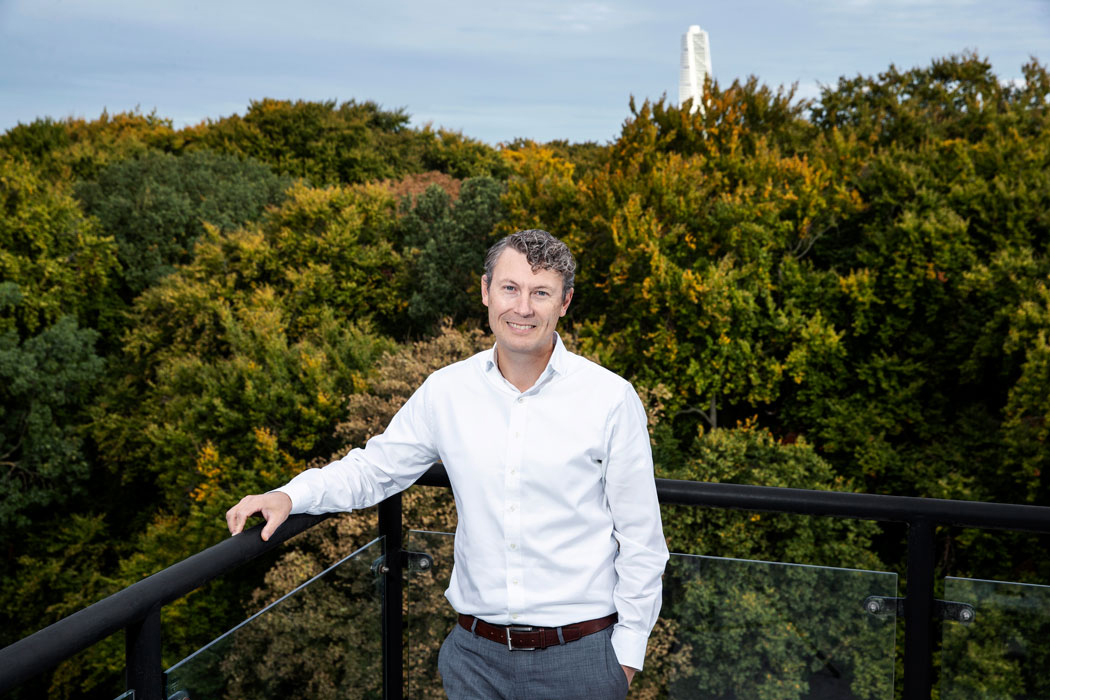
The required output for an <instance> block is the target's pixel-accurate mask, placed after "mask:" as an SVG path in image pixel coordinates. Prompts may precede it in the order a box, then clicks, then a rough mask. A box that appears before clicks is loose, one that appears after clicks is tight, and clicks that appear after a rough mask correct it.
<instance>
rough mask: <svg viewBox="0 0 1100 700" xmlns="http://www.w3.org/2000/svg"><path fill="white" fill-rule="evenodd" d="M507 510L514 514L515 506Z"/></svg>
mask: <svg viewBox="0 0 1100 700" xmlns="http://www.w3.org/2000/svg"><path fill="white" fill-rule="evenodd" d="M508 510H510V511H512V512H513V513H514V512H516V507H515V506H511V507H510V508H508Z"/></svg>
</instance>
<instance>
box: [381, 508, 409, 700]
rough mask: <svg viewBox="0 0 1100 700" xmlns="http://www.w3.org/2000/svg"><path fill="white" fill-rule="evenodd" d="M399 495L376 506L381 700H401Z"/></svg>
mask: <svg viewBox="0 0 1100 700" xmlns="http://www.w3.org/2000/svg"><path fill="white" fill-rule="evenodd" d="M401 527H402V526H401V494H400V493H398V494H395V495H393V496H390V497H389V498H387V499H386V500H384V501H382V502H381V503H379V504H378V534H379V536H381V537H384V538H385V539H384V540H383V542H382V553H383V554H384V555H385V557H386V563H385V565H384V566H383V571H382V573H383V586H382V697H383V698H385V700H401V697H402V695H403V692H404V685H405V684H404V681H403V675H404V661H405V659H404V653H403V652H404V649H403V645H402V643H401V636H402V628H403V625H404V619H403V614H402V605H401V593H402V591H401V584H402V575H401V540H402V532H401Z"/></svg>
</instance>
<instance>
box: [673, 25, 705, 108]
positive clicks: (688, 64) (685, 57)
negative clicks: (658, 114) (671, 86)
mask: <svg viewBox="0 0 1100 700" xmlns="http://www.w3.org/2000/svg"><path fill="white" fill-rule="evenodd" d="M710 74H711V72H710V38H709V37H708V36H707V33H706V32H704V31H703V30H702V29H700V28H699V25H698V24H693V25H691V26H690V27H688V30H687V33H686V34H684V36H683V38H682V39H680V105H681V106H682V105H684V104H685V103H686V102H687V101H688V100H695V102H694V103H693V104H692V105H691V111H692V113H695V112H697V111H699V110H700V109H702V108H703V79H704V78H706V76H708V75H710Z"/></svg>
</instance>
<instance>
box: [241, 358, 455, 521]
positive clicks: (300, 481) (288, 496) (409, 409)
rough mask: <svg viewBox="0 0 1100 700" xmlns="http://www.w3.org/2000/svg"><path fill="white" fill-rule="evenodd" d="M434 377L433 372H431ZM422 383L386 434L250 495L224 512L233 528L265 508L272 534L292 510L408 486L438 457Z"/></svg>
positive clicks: (327, 508)
mask: <svg viewBox="0 0 1100 700" xmlns="http://www.w3.org/2000/svg"><path fill="white" fill-rule="evenodd" d="M429 381H430V378H429ZM428 384H429V382H428V381H426V382H425V383H424V384H422V385H421V386H420V388H418V389H417V390H416V391H415V392H413V395H412V396H411V397H409V400H408V401H407V402H405V405H404V406H402V407H401V409H400V410H399V411H398V412H397V414H396V415H394V417H393V420H392V421H390V424H389V426H388V427H387V428H386V430H385V432H383V433H382V434H381V435H376V436H375V437H372V438H371V439H370V440H368V441H367V444H366V445H365V446H363V447H357V448H355V449H353V450H351V451H350V452H348V454H347V455H346V456H344V457H343V458H342V459H339V460H337V461H335V462H333V463H331V464H329V465H328V466H325V467H323V468H321V469H307V470H305V471H304V472H302V473H300V474H298V475H297V476H295V477H294V478H293V479H291V480H290V481H289V482H288V483H286V484H285V485H283V486H280V487H279V488H278V489H275V490H274V491H271V492H269V493H265V494H259V495H250V496H245V497H244V498H242V499H241V500H240V502H239V503H237V505H235V506H233V507H232V508H230V509H229V511H228V512H226V514H225V520H226V524H227V525H228V526H229V532H230V534H233V535H236V534H238V533H240V532H241V530H242V529H244V524H245V521H246V520H248V518H249V517H250V516H252V515H255V514H256V513H260V514H261V515H263V517H264V519H265V520H266V521H267V525H266V526H265V527H264V529H263V531H262V532H261V533H260V536H261V537H263V539H264V540H267V539H268V538H269V537H271V535H272V534H273V533H274V532H275V530H277V529H278V527H279V526H280V525H282V523H283V522H284V521H285V520H286V519H287V517H288V516H289V515H290V514H292V513H332V512H340V511H349V510H354V509H356V508H366V507H368V506H372V505H374V504H376V503H378V502H379V501H381V500H383V499H384V498H386V497H387V496H391V495H393V494H395V493H398V492H399V491H402V490H404V489H406V488H408V487H409V486H410V485H411V484H412V483H413V482H414V481H416V480H417V479H418V478H419V477H420V475H422V474H423V473H424V472H425V471H427V470H428V467H430V466H431V465H432V464H434V463H435V461H436V460H437V459H439V455H438V452H437V451H436V447H435V440H434V433H433V431H432V429H431V419H430V415H429V405H428V399H427V395H428V393H429V389H428Z"/></svg>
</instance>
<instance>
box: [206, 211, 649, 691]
mask: <svg viewBox="0 0 1100 700" xmlns="http://www.w3.org/2000/svg"><path fill="white" fill-rule="evenodd" d="M575 269H576V262H575V261H574V259H573V256H572V254H571V253H570V252H569V249H568V248H567V247H566V246H565V244H563V243H562V242H561V241H559V240H557V239H556V238H554V237H553V236H551V235H550V234H549V233H547V232H545V231H540V230H528V231H519V232H517V233H514V234H512V235H510V236H508V237H506V238H504V239H502V240H501V241H499V242H497V243H496V244H495V245H494V246H493V247H492V248H491V249H490V250H489V252H488V254H487V255H486V260H485V274H484V275H483V276H482V278H481V298H482V302H483V303H484V304H485V306H486V307H487V308H488V311H489V326H490V327H491V328H492V331H493V335H494V336H495V338H496V345H495V346H494V347H493V348H492V349H491V350H487V351H485V352H482V353H478V354H477V355H474V356H473V357H471V358H468V359H466V360H464V361H462V362H457V363H455V364H453V365H450V366H449V367H445V368H443V369H441V370H439V371H437V372H435V373H434V374H432V375H431V376H430V377H429V378H428V379H427V380H426V381H425V382H424V384H422V385H421V386H420V388H419V389H417V390H416V392H414V393H413V395H412V396H411V397H410V398H409V400H408V402H406V403H405V405H404V406H403V407H402V408H401V410H400V411H398V412H397V414H396V415H395V416H394V418H393V420H392V421H391V422H390V425H389V426H388V427H387V428H386V431H385V432H384V433H383V434H382V435H379V436H375V437H373V438H371V439H370V440H369V441H367V444H366V445H365V446H364V447H362V448H356V449H354V450H352V451H351V452H349V453H348V455H347V456H346V457H344V458H343V459H341V460H339V461H337V462H333V463H332V464H330V465H328V466H326V467H324V468H323V469H309V470H307V471H305V472H303V473H301V474H299V475H298V476H296V477H295V478H294V479H293V480H291V481H290V483H288V484H286V485H285V486H283V487H282V488H279V489H276V490H275V491H272V492H270V493H267V494H263V495H258V496H246V497H245V498H243V499H242V500H241V501H240V503H238V504H237V505H236V506H234V507H233V508H232V509H230V510H229V512H228V513H226V521H227V522H228V525H229V530H230V532H231V533H233V534H237V533H239V532H241V530H242V529H243V527H244V523H245V521H246V520H247V518H248V517H249V516H250V515H252V514H255V513H261V514H262V515H263V517H264V518H265V519H266V520H267V524H266V526H265V527H264V529H263V531H262V537H263V538H264V539H267V538H268V537H270V536H271V534H272V533H273V532H274V531H275V529H276V528H277V527H278V526H279V525H280V524H281V523H282V522H283V521H284V520H285V519H286V517H287V516H288V515H289V514H290V513H304V512H305V513H324V512H332V511H343V510H351V509H353V508H363V507H367V506H370V505H373V504H375V503H378V502H379V501H381V500H382V499H384V498H386V497H387V496H390V495H392V494H394V493H397V492H398V491H400V490H402V489H404V488H406V487H408V486H409V485H410V484H412V483H413V482H414V481H416V479H417V478H418V477H419V476H420V475H421V474H423V473H424V472H425V471H426V470H427V469H428V467H429V466H431V465H432V464H433V463H434V462H435V461H436V460H442V461H443V464H444V465H445V466H446V468H447V474H448V476H449V477H450V481H451V486H452V489H453V492H454V498H455V503H456V505H457V508H458V529H457V532H456V533H455V562H454V570H453V572H452V574H451V582H450V586H449V587H448V589H447V593H446V595H447V600H448V601H450V603H451V605H452V606H453V607H454V609H455V610H456V611H457V612H458V613H459V624H458V626H456V627H455V629H454V630H452V632H451V634H450V635H449V636H448V637H447V640H446V641H445V642H444V643H443V646H442V647H441V649H440V652H439V671H440V674H441V676H442V678H443V685H444V688H445V690H446V691H447V695H448V697H449V698H477V699H479V700H480V699H481V698H501V699H502V700H504V699H511V698H553V699H554V700H558V699H559V698H563V697H583V698H622V697H625V696H626V692H627V689H628V687H629V684H630V681H631V680H632V678H633V675H634V673H635V670H638V669H641V668H642V662H643V660H644V657H645V648H646V642H647V639H648V637H649V633H650V631H651V630H652V628H653V624H654V623H655V622H656V619H657V614H658V612H659V611H660V606H661V573H662V572H663V570H664V565H665V562H666V561H667V560H668V549H667V548H666V546H665V541H664V536H663V534H662V532H661V518H660V511H659V509H658V506H657V493H656V488H655V484H654V480H653V462H652V457H651V455H650V449H649V434H648V431H647V429H646V418H645V412H644V410H643V409H642V404H641V401H639V399H638V395H637V394H636V393H635V391H634V388H633V387H632V386H631V385H630V383H629V382H627V381H626V380H624V379H622V378H621V377H619V376H617V375H615V374H613V373H611V372H609V371H607V370H605V369H603V368H602V367H600V366H599V365H596V364H594V363H592V362H590V361H588V360H585V359H584V358H581V357H579V356H577V355H574V354H573V353H570V352H569V351H567V350H566V349H565V348H564V347H563V345H562V342H561V339H560V337H559V336H558V334H557V332H556V331H555V328H556V327H557V322H558V319H559V318H561V317H562V316H564V315H565V312H566V311H567V310H568V308H569V303H570V302H571V301H572V299H573V275H574V270H575Z"/></svg>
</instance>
